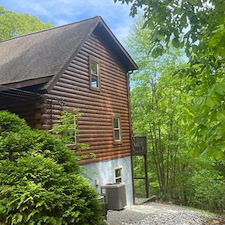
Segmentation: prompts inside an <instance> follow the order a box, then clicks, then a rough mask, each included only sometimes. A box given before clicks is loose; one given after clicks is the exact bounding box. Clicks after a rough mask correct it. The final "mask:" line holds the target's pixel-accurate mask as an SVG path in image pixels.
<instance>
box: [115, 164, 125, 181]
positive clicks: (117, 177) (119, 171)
mask: <svg viewBox="0 0 225 225" xmlns="http://www.w3.org/2000/svg"><path fill="white" fill-rule="evenodd" d="M114 177H115V179H114V181H115V183H121V182H123V168H122V167H119V168H115V173H114Z"/></svg>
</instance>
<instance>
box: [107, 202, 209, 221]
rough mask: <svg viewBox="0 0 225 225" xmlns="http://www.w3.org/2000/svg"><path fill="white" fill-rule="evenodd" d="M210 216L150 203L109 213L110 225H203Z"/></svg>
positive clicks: (176, 207)
mask: <svg viewBox="0 0 225 225" xmlns="http://www.w3.org/2000/svg"><path fill="white" fill-rule="evenodd" d="M209 218H212V217H211V216H210V215H208V214H206V213H203V212H199V211H194V210H190V209H187V208H183V207H180V206H175V205H168V204H160V203H156V202H149V203H145V204H143V205H132V206H127V207H125V209H123V210H120V211H111V210H110V211H108V215H107V222H108V223H109V224H110V225H203V224H204V221H206V220H207V219H209Z"/></svg>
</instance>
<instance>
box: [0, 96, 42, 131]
mask: <svg viewBox="0 0 225 225" xmlns="http://www.w3.org/2000/svg"><path fill="white" fill-rule="evenodd" d="M0 110H7V111H9V112H12V113H16V114H17V115H19V117H20V118H23V119H25V120H26V122H27V123H28V125H29V126H31V127H32V128H39V129H40V128H41V129H42V125H43V124H45V123H46V121H44V120H43V117H42V115H43V113H44V107H43V100H42V99H39V100H35V101H34V100H26V99H23V96H20V98H12V97H7V96H0Z"/></svg>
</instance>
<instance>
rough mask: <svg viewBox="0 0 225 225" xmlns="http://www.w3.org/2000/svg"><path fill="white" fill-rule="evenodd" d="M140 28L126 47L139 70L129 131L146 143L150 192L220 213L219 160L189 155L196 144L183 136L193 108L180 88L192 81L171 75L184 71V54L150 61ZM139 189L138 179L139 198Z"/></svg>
mask: <svg viewBox="0 0 225 225" xmlns="http://www.w3.org/2000/svg"><path fill="white" fill-rule="evenodd" d="M141 27H143V19H142V18H140V19H139V20H137V21H136V22H135V23H134V25H133V27H132V28H131V31H130V35H129V37H128V40H127V42H126V45H127V46H128V50H129V52H130V53H131V55H132V56H133V58H134V59H135V61H136V62H137V64H138V67H139V71H137V72H135V73H133V74H132V75H131V84H132V88H131V103H132V104H131V106H132V108H131V109H132V122H133V128H134V132H135V133H137V134H139V135H144V136H146V137H147V140H148V153H147V155H148V168H149V171H148V176H149V178H150V179H149V180H150V186H151V189H150V191H151V193H152V194H156V195H157V196H158V197H161V198H164V199H167V200H168V199H169V200H171V201H173V202H176V203H179V204H182V205H189V206H195V207H199V208H203V209H208V210H212V211H217V212H218V211H219V212H222V211H223V209H224V205H225V201H224V200H223V199H224V173H223V171H224V161H223V160H220V161H215V160H212V159H208V158H206V159H205V158H203V157H202V158H199V157H196V156H195V154H189V152H190V150H192V152H195V151H196V150H197V149H198V148H199V146H198V145H199V143H196V142H193V140H192V139H190V138H189V136H187V135H186V133H185V126H187V121H189V120H190V118H189V117H192V113H191V112H190V111H189V109H192V107H193V105H192V101H193V96H191V95H190V94H188V92H186V90H185V89H186V88H187V87H188V85H190V84H191V83H192V82H193V79H191V78H189V77H187V76H183V74H179V75H180V76H178V75H174V72H175V71H176V70H177V69H180V70H185V69H186V68H188V65H187V64H186V63H184V62H182V60H181V56H182V54H183V52H182V51H181V52H180V51H178V50H176V49H173V48H172V47H171V49H170V50H167V52H166V54H164V55H163V56H161V57H157V58H156V59H154V58H152V57H151V55H150V54H149V39H148V37H149V36H150V33H151V30H149V29H147V28H145V29H141ZM196 111H197V110H196ZM188 124H190V123H188ZM199 139H200V137H199ZM202 140H203V139H202ZM141 158H142V157H140V158H138V157H135V159H134V166H135V168H134V176H135V177H141V176H142V175H143V169H142V163H143V162H142V161H141ZM141 185H142V184H141V182H140V180H139V179H138V180H135V187H136V189H135V191H136V193H138V194H141V193H143V188H142V186H141Z"/></svg>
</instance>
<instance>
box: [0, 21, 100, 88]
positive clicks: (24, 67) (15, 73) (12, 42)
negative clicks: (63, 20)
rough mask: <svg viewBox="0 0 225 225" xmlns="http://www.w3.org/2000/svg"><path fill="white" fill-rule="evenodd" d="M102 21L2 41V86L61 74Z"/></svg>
mask: <svg viewBox="0 0 225 225" xmlns="http://www.w3.org/2000/svg"><path fill="white" fill-rule="evenodd" d="M99 19H100V17H94V18H91V19H88V20H83V21H80V22H77V23H72V24H69V25H65V26H61V27H55V28H51V29H48V30H44V31H40V32H36V33H32V34H28V35H24V36H20V37H16V38H12V39H9V40H6V41H2V42H0V84H7V83H13V82H18V81H23V80H31V79H37V78H42V77H46V76H51V75H57V74H58V73H59V72H60V70H61V69H62V68H63V66H65V64H66V63H67V62H68V60H69V59H70V58H71V56H72V55H73V54H74V52H75V51H76V49H78V48H79V46H80V45H81V44H82V42H83V40H84V39H85V38H86V37H87V36H88V34H89V33H90V32H91V31H93V29H94V28H95V27H96V25H97V24H98V23H99Z"/></svg>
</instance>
